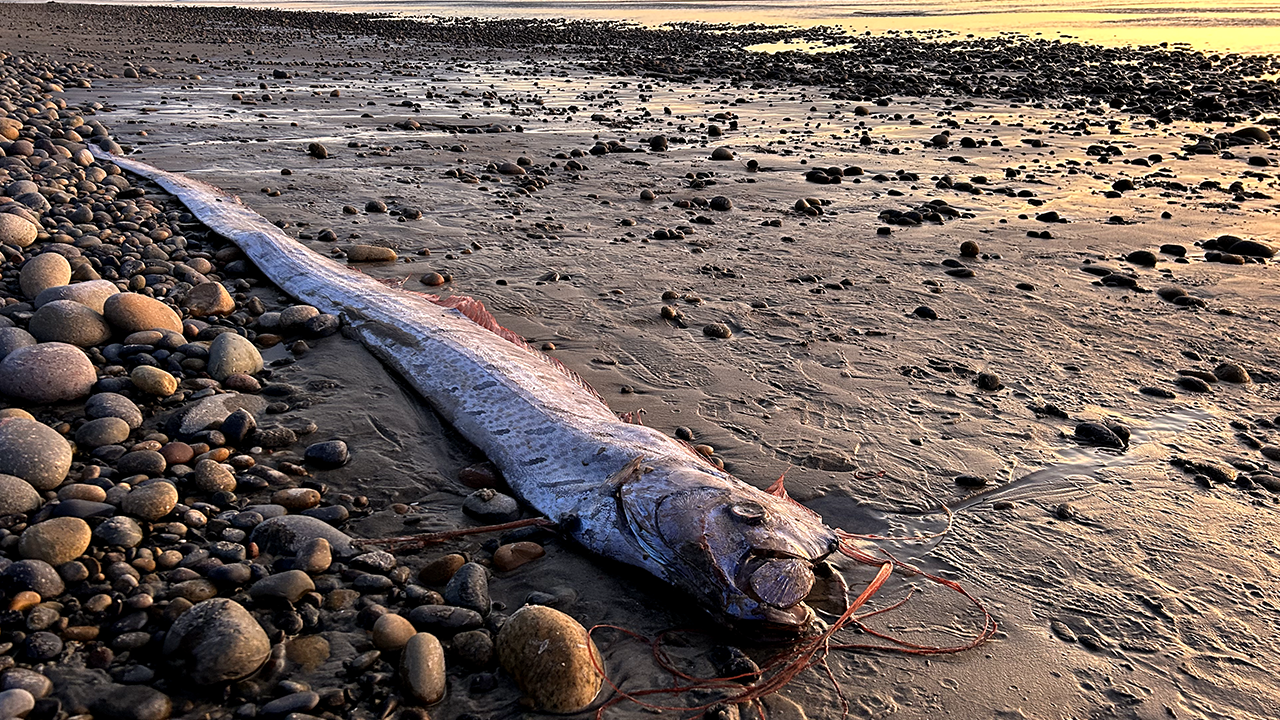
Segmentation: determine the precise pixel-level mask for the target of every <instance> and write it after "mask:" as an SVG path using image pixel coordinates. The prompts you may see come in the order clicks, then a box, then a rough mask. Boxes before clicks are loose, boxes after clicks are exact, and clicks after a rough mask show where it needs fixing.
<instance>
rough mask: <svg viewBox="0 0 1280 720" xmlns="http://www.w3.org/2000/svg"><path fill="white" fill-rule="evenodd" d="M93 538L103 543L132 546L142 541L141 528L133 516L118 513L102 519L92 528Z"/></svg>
mask: <svg viewBox="0 0 1280 720" xmlns="http://www.w3.org/2000/svg"><path fill="white" fill-rule="evenodd" d="M93 539H94V540H96V541H98V542H99V543H102V544H103V545H109V546H112V547H122V548H126V549H128V548H133V547H137V546H138V543H140V542H142V528H141V527H140V526H139V525H138V522H137V521H136V520H134V519H133V518H131V517H125V516H123V515H119V516H116V517H113V518H108V519H106V520H103V521H102V522H101V523H100V524H99V525H98V527H96V528H94V529H93Z"/></svg>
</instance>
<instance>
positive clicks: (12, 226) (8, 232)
mask: <svg viewBox="0 0 1280 720" xmlns="http://www.w3.org/2000/svg"><path fill="white" fill-rule="evenodd" d="M39 232H40V229H39V228H37V227H36V226H35V224H34V223H32V222H30V221H28V220H27V219H25V218H21V217H18V216H17V215H15V214H13V213H0V243H4V244H5V245H14V246H16V247H26V246H28V245H30V244H31V243H33V242H35V240H36V235H38V234H39Z"/></svg>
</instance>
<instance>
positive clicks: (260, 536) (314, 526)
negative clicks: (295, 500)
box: [249, 515, 356, 557]
mask: <svg viewBox="0 0 1280 720" xmlns="http://www.w3.org/2000/svg"><path fill="white" fill-rule="evenodd" d="M315 538H324V539H325V540H327V541H328V542H329V546H330V548H331V549H332V551H333V552H335V553H337V554H338V556H339V557H350V556H352V555H355V554H356V549H355V547H354V546H353V545H352V541H351V536H350V535H347V534H346V533H344V532H342V531H341V530H339V529H337V528H335V527H333V526H332V525H329V524H328V523H326V522H324V521H323V520H317V519H316V518H313V517H308V516H306V515H281V516H279V517H272V518H267V519H266V520H264V521H263V522H261V523H259V524H258V526H257V527H255V528H254V529H253V532H252V533H251V534H250V535H249V539H250V540H251V541H252V542H255V543H257V544H258V548H259V549H260V550H261V551H262V552H264V553H268V554H270V555H296V554H297V553H298V551H300V550H301V549H302V548H303V547H305V546H306V544H307V543H309V542H311V541H312V540H314V539H315Z"/></svg>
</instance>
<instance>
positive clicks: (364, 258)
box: [347, 245, 396, 263]
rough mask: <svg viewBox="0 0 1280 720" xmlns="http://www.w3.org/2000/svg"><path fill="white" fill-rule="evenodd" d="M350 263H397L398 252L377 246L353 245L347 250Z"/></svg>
mask: <svg viewBox="0 0 1280 720" xmlns="http://www.w3.org/2000/svg"><path fill="white" fill-rule="evenodd" d="M347 260H348V261H349V262H353V263H357V262H395V261H396V251H395V250H392V249H391V248H385V247H379V246H377V245H351V246H349V247H348V248H347Z"/></svg>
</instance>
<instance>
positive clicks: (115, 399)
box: [84, 392, 207, 430]
mask: <svg viewBox="0 0 1280 720" xmlns="http://www.w3.org/2000/svg"><path fill="white" fill-rule="evenodd" d="M206 399H207V398H206ZM84 412H85V415H87V416H89V417H91V418H94V419H98V418H108V417H111V418H119V419H121V420H123V421H125V422H126V423H128V425H129V429H130V430H137V429H138V427H139V426H140V425H142V411H141V410H139V409H138V406H137V405H135V404H133V401H132V400H130V399H129V398H127V397H125V396H123V395H120V394H118V393H111V392H105V393H97V394H96V395H92V396H90V397H89V399H88V400H86V401H85V403H84Z"/></svg>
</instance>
